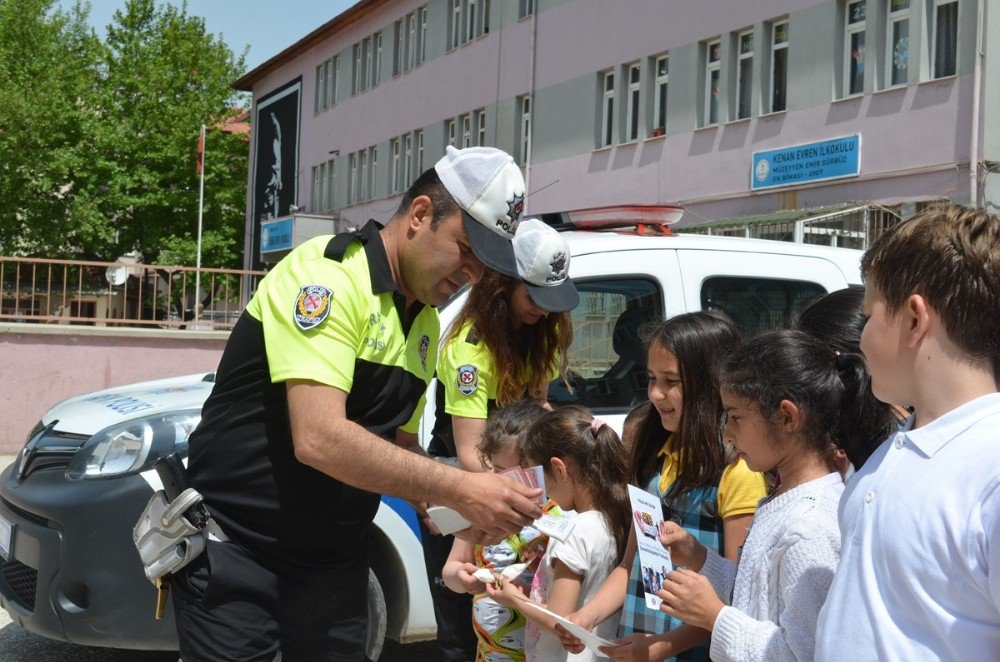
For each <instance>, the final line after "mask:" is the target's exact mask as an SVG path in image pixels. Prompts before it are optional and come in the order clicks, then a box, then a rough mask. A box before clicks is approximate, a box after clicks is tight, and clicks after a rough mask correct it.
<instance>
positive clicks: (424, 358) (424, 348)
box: [417, 333, 431, 375]
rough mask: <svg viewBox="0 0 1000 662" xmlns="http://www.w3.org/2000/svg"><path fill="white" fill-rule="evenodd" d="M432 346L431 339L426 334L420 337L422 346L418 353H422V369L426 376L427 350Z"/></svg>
mask: <svg viewBox="0 0 1000 662" xmlns="http://www.w3.org/2000/svg"><path fill="white" fill-rule="evenodd" d="M430 346H431V339H430V336H428V335H427V334H426V333H425V334H424V335H422V336H420V345H419V346H418V348H417V351H418V352H419V353H420V367H421V368H423V369H424V374H425V375H426V374H427V350H428V348H429V347H430Z"/></svg>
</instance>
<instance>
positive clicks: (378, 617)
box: [365, 568, 388, 662]
mask: <svg viewBox="0 0 1000 662" xmlns="http://www.w3.org/2000/svg"><path fill="white" fill-rule="evenodd" d="M387 621H388V617H387V615H386V611H385V594H384V593H383V592H382V585H381V584H379V583H378V577H376V576H375V573H374V572H373V571H372V569H371V568H368V638H367V640H366V641H365V654H366V655H367V657H368V659H369V660H372V662H375V661H376V660H378V657H379V655H381V654H382V646H383V644H385V627H386V623H387Z"/></svg>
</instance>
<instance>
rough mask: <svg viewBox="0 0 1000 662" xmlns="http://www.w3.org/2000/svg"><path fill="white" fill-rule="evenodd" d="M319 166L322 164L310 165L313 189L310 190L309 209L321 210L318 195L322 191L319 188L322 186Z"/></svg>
mask: <svg viewBox="0 0 1000 662" xmlns="http://www.w3.org/2000/svg"><path fill="white" fill-rule="evenodd" d="M321 167H322V164H320V165H318V166H313V167H312V183H313V190H312V207H311V209H310V211H321V208H320V196H321V195H322V193H323V192H322V190H321V187H322V174H321V172H320V168H321Z"/></svg>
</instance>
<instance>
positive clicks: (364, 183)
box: [358, 149, 369, 202]
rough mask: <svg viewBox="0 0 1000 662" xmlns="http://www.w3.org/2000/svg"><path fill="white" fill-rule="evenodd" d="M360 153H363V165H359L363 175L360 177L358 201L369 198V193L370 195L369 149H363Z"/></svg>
mask: <svg viewBox="0 0 1000 662" xmlns="http://www.w3.org/2000/svg"><path fill="white" fill-rule="evenodd" d="M360 155H361V165H360V166H359V167H358V170H359V171H360V172H359V174H360V175H361V177H360V178H359V183H360V187H359V189H358V202H361V201H363V200H366V199H367V195H368V175H369V171H368V163H369V159H368V150H367V149H363V150H361V152H360Z"/></svg>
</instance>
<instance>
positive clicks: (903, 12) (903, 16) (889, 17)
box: [884, 0, 912, 88]
mask: <svg viewBox="0 0 1000 662" xmlns="http://www.w3.org/2000/svg"><path fill="white" fill-rule="evenodd" d="M892 3H893V0H885V12H886V18H885V86H884V87H886V88H890V87H903V86H904V85H906V84H907V82H908V81H907V80H904V81H903V82H901V83H893V82H892V74H893V71H894V68H893V66H892V65H893V62H894V61H895V52H894V45H893V36H894V34H895V28H896V25H898V24H900V23H905V24H906V40H907V56H906V77H907V79H908V78H909V77H910V53H909V42H910V6H911V5H912V1H911V0H906V7H904V8H903V9H896V10H893V8H892Z"/></svg>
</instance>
